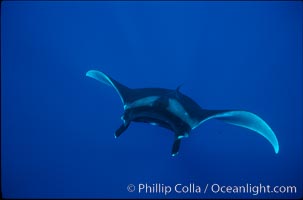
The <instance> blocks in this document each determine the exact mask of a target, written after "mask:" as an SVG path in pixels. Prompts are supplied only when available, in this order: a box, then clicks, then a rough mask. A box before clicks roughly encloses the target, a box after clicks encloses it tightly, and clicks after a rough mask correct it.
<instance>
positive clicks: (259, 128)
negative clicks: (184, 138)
mask: <svg viewBox="0 0 303 200" xmlns="http://www.w3.org/2000/svg"><path fill="white" fill-rule="evenodd" d="M207 113H208V117H206V118H204V119H203V120H202V121H201V122H200V123H199V125H200V124H201V123H203V122H205V121H207V120H209V119H218V120H221V121H224V122H226V123H229V124H233V125H236V126H240V127H244V128H247V129H250V130H252V131H255V132H257V133H259V134H260V135H262V136H263V137H265V138H266V139H267V140H268V141H269V142H270V143H271V145H272V146H273V148H274V150H275V152H276V153H278V152H279V143H278V139H277V137H276V135H275V133H274V132H273V130H272V129H271V128H270V127H269V125H268V124H267V123H266V122H265V121H264V120H263V119H261V118H260V117H259V116H258V115H256V114H254V113H251V112H247V111H238V110H228V111H219V110H214V111H211V110H210V111H207ZM196 127H197V126H196ZM194 128H195V127H194Z"/></svg>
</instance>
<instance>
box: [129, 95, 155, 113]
mask: <svg viewBox="0 0 303 200" xmlns="http://www.w3.org/2000/svg"><path fill="white" fill-rule="evenodd" d="M159 98H160V97H158V96H150V97H145V98H142V99H138V100H136V101H134V102H132V103H129V104H126V105H124V109H125V110H126V109H129V108H136V107H140V106H153V103H154V102H155V101H157V100H158V99H159Z"/></svg>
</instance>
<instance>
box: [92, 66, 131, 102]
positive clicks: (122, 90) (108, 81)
mask: <svg viewBox="0 0 303 200" xmlns="http://www.w3.org/2000/svg"><path fill="white" fill-rule="evenodd" d="M86 76H88V77H91V78H93V79H96V80H97V81H100V82H101V83H104V84H105V85H108V86H112V87H113V88H115V90H116V91H117V93H118V94H119V96H120V99H121V101H122V103H123V105H124V104H125V102H126V99H127V96H128V95H129V90H130V89H129V88H128V87H126V86H124V85H122V84H121V83H119V82H118V81H116V80H114V79H113V78H111V77H109V76H108V75H106V74H104V73H103V72H100V71H98V70H89V71H88V72H86Z"/></svg>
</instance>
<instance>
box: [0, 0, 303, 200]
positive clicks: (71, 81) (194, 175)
mask: <svg viewBox="0 0 303 200" xmlns="http://www.w3.org/2000/svg"><path fill="white" fill-rule="evenodd" d="M90 69H98V70H101V71H103V72H106V73H107V74H109V75H111V76H112V77H114V78H115V79H116V80H119V81H120V82H121V83H123V84H125V85H127V86H129V87H164V88H170V89H174V88H176V87H177V86H178V85H179V84H181V83H184V86H183V87H182V89H181V91H182V92H183V93H184V94H186V95H188V96H190V97H191V98H193V99H194V100H195V101H196V102H198V103H199V104H200V105H201V106H202V107H204V108H208V109H232V108H235V109H244V110H249V111H251V112H254V113H257V114H258V115H259V116H261V117H262V118H263V119H264V120H265V121H267V122H268V123H269V124H270V126H271V127H272V129H273V130H274V131H275V133H276V135H277V138H278V140H279V143H280V152H279V154H277V155H276V154H275V153H274V151H273V148H272V146H271V145H270V144H269V143H268V141H267V140H265V139H264V138H263V137H261V136H260V135H258V134H255V133H253V132H251V131H249V130H247V129H243V128H239V127H235V126H231V125H227V124H224V123H222V122H217V121H215V120H213V121H208V122H206V123H205V124H203V125H202V126H200V127H199V128H197V129H195V130H194V131H193V132H192V134H191V136H190V137H189V138H188V139H184V140H183V143H182V146H181V149H180V153H179V155H178V156H177V157H171V156H170V151H171V145H172V142H173V134H172V133H171V132H170V131H168V130H166V129H163V128H159V127H155V126H150V125H146V124H140V123H136V124H135V123H134V124H132V125H131V126H130V127H129V129H128V130H127V131H126V132H125V133H124V134H123V135H122V136H121V137H120V138H118V139H115V138H114V131H115V130H116V129H117V128H118V127H119V126H120V124H121V120H120V116H121V115H122V113H123V107H122V104H121V102H120V99H119V97H118V95H117V93H116V92H115V91H114V90H113V89H112V88H109V87H106V86H105V85H102V84H100V83H99V82H97V81H95V80H93V79H90V78H88V77H86V76H85V73H86V72H87V71H88V70H90ZM1 90H2V91H1V92H2V93H1V100H2V105H1V115H2V121H1V124H2V125H1V139H2V140H1V142H2V143H1V145H2V149H1V150H2V155H1V156H2V166H1V167H2V180H1V181H2V192H3V196H4V197H7V198H14V197H23V198H33V197H50V198H54V197H61V198H63V197H71V198H72V197H82V198H84V197H98V198H102V197H114V198H121V197H137V198H144V197H157V198H162V197H165V196H164V195H163V194H155V195H151V194H138V193H137V192H134V193H128V192H127V190H126V186H127V185H128V184H130V183H133V184H135V185H137V184H139V183H149V184H153V183H162V184H166V185H174V184H176V183H182V184H188V183H190V182H194V183H195V184H196V185H201V186H204V185H205V184H207V183H208V184H213V183H218V184H221V185H244V184H246V183H249V184H253V185H254V184H256V185H258V184H259V183H262V184H264V185H267V184H269V185H271V186H275V185H295V186H297V194H271V195H268V194H265V195H264V194H262V195H259V196H252V195H251V194H236V195H235V197H238V198H240V197H242V198H243V197H250V198H254V197H256V198H260V197H274V198H278V197H283V198H293V197H300V196H302V167H303V166H302V158H303V156H302V152H303V149H302V2H224V3H222V2H213V3H209V2H190V3H187V2H87V3H86V2H4V3H3V2H2V5H1ZM203 189H204V188H203ZM166 197H176V198H186V197H191V198H198V197H199V198H203V197H215V198H219V197H225V198H231V197H233V195H230V194H213V193H211V192H210V191H208V192H207V193H206V194H203V193H202V194H170V195H169V196H166Z"/></svg>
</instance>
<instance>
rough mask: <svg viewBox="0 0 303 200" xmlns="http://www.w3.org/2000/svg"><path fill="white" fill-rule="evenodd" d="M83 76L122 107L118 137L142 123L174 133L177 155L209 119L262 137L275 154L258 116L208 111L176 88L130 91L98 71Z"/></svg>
mask: <svg viewBox="0 0 303 200" xmlns="http://www.w3.org/2000/svg"><path fill="white" fill-rule="evenodd" d="M86 76H88V77H91V78H93V79H96V80H97V81H100V82H101V83H104V84H105V85H107V86H110V87H113V88H114V89H115V90H116V91H117V93H118V94H119V96H120V98H121V101H122V103H123V106H124V113H123V115H122V117H121V119H122V121H123V123H122V125H121V126H120V127H119V128H118V129H117V130H116V132H115V138H117V137H119V136H120V135H121V134H122V133H123V132H124V131H125V130H126V129H127V128H128V127H129V125H130V123H131V122H143V123H149V124H151V125H156V126H160V127H163V128H166V129H169V130H171V131H172V132H173V133H174V136H175V137H174V142H173V145H172V152H171V155H172V156H175V155H177V154H178V152H179V149H180V144H181V139H182V138H187V137H188V136H189V134H190V132H191V131H192V130H193V129H195V128H197V127H198V126H200V125H201V124H202V123H204V122H206V121H207V120H210V119H216V120H220V121H223V122H226V123H228V124H232V125H236V126H240V127H244V128H247V129H250V130H252V131H254V132H256V133H258V134H260V135H262V136H263V137H265V138H266V139H267V140H268V141H269V142H270V143H271V145H272V146H273V148H274V151H275V153H276V154H277V153H278V152H279V143H278V140H277V137H276V135H275V133H274V132H273V130H272V129H271V128H270V126H269V125H268V124H267V123H266V122H265V121H264V120H263V119H262V118H260V117H259V116H258V115H256V114H254V113H252V112H248V111H244V110H208V109H204V108H201V107H200V106H199V105H198V104H197V103H196V102H195V101H193V100H192V99H191V98H189V97H188V96H186V95H184V94H182V92H181V91H180V86H179V87H177V88H176V89H174V90H172V89H164V88H138V89H131V88H129V87H126V86H125V85H123V84H121V83H119V82H118V81H116V80H115V79H113V78H111V77H110V76H108V75H106V74H105V73H103V72H101V71H98V70H89V71H88V72H87V73H86Z"/></svg>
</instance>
